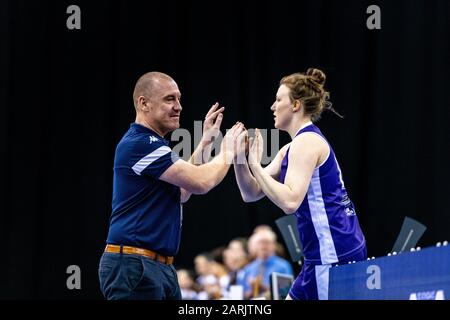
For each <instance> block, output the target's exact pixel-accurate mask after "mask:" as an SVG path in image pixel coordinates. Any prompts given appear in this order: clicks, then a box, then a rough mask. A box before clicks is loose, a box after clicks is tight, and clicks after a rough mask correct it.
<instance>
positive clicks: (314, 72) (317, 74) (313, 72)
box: [306, 68, 327, 86]
mask: <svg viewBox="0 0 450 320" xmlns="http://www.w3.org/2000/svg"><path fill="white" fill-rule="evenodd" d="M306 75H307V76H310V77H311V78H312V79H313V80H314V81H315V82H316V83H317V84H319V85H321V86H323V85H324V84H325V80H326V79H327V77H326V76H325V73H323V71H322V70H319V69H314V68H309V69H308V71H306Z"/></svg>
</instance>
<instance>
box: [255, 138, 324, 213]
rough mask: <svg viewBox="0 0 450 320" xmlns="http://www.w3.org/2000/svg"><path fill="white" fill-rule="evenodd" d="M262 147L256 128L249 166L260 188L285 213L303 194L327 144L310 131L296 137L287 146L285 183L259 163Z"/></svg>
mask: <svg viewBox="0 0 450 320" xmlns="http://www.w3.org/2000/svg"><path fill="white" fill-rule="evenodd" d="M261 149H262V137H261V134H260V133H259V130H257V131H256V135H255V139H254V142H253V143H252V146H251V148H250V153H249V166H250V169H251V170H252V172H253V175H254V177H255V179H256V181H257V182H258V184H259V186H260V188H261V190H262V192H264V194H265V195H266V196H267V197H268V198H269V199H270V200H271V201H272V202H273V203H275V204H276V205H277V206H278V207H279V208H281V209H282V210H283V211H284V213H286V214H290V213H293V212H295V211H296V210H297V209H298V207H300V204H301V202H302V201H303V199H304V197H305V194H306V192H307V190H308V186H309V184H310V181H311V177H312V174H313V172H314V169H315V168H316V166H317V165H318V162H319V159H320V158H322V157H321V156H322V155H323V154H326V153H327V152H328V145H327V144H325V142H324V141H323V140H322V139H320V138H319V137H317V136H315V135H312V134H302V135H300V136H298V137H297V138H295V139H294V140H293V141H292V142H291V146H290V150H289V166H288V170H287V173H286V178H285V181H284V184H283V183H280V182H278V181H276V180H275V179H273V178H272V177H271V176H270V175H268V174H267V172H265V171H264V169H263V168H262V167H261V164H260V161H261V156H262V150H261Z"/></svg>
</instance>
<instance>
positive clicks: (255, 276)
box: [237, 229, 294, 299]
mask: <svg viewBox="0 0 450 320" xmlns="http://www.w3.org/2000/svg"><path fill="white" fill-rule="evenodd" d="M249 242H253V243H254V245H255V254H256V259H255V260H254V261H252V262H251V263H249V264H248V265H246V266H245V267H244V269H243V270H242V272H240V273H239V275H238V279H237V280H238V281H237V283H238V284H239V285H242V286H243V288H244V297H245V298H246V299H249V298H257V297H261V296H267V295H268V294H269V293H270V292H269V289H270V274H271V273H273V272H279V273H284V274H289V275H292V276H293V275H294V273H293V270H292V266H291V264H290V263H289V261H287V260H285V259H283V258H280V257H278V256H277V255H276V254H275V252H276V244H277V235H276V234H275V233H274V232H273V231H271V230H267V229H261V231H257V232H255V233H253V235H252V236H251V237H250V239H249Z"/></svg>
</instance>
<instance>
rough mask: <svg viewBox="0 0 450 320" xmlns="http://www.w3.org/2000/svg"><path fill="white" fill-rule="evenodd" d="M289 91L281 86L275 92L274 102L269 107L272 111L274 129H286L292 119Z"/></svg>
mask: <svg viewBox="0 0 450 320" xmlns="http://www.w3.org/2000/svg"><path fill="white" fill-rule="evenodd" d="M289 93H290V89H289V88H288V87H286V86H285V85H284V84H282V85H281V86H280V87H279V88H278V91H277V95H276V98H275V102H274V103H273V104H272V107H270V110H272V111H273V116H274V121H275V128H277V129H286V128H287V126H288V125H289V122H290V121H291V117H292V106H293V104H292V102H291V99H290V97H289Z"/></svg>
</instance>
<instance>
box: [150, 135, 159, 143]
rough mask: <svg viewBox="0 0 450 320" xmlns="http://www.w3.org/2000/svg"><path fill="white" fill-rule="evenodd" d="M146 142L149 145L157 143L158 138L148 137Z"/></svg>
mask: <svg viewBox="0 0 450 320" xmlns="http://www.w3.org/2000/svg"><path fill="white" fill-rule="evenodd" d="M148 140H149V142H150V143H153V142H156V141H158V138H157V137H154V136H150V137H148Z"/></svg>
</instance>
